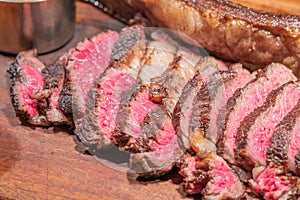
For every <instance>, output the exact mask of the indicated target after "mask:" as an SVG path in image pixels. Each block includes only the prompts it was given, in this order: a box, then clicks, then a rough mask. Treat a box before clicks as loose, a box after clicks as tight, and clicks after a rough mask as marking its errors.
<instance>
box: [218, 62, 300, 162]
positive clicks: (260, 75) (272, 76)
mask: <svg viewBox="0 0 300 200" xmlns="http://www.w3.org/2000/svg"><path fill="white" fill-rule="evenodd" d="M295 79H296V77H295V76H294V75H293V73H292V72H291V70H289V69H288V68H287V67H285V66H283V65H280V64H275V63H274V64H271V65H269V66H268V67H266V68H264V69H262V70H258V72H257V74H256V78H255V79H254V80H252V81H251V82H249V83H248V84H247V85H246V86H245V87H244V88H241V89H239V90H237V91H236V92H235V93H234V95H233V96H232V97H231V98H230V99H229V100H228V102H227V104H226V108H225V109H226V113H225V123H224V125H223V127H222V128H221V129H220V131H221V133H220V134H219V135H220V137H221V138H220V140H219V143H218V153H219V154H220V155H222V156H223V158H225V159H226V160H227V161H229V162H230V163H232V164H234V163H236V161H235V158H234V152H235V149H236V147H237V140H236V137H237V129H238V127H239V126H240V123H241V122H242V121H243V119H244V118H245V117H246V116H247V115H248V114H250V113H251V112H252V111H253V110H254V109H255V108H257V107H260V106H262V105H263V103H264V102H265V100H266V98H267V95H268V94H269V93H270V92H271V91H272V90H273V89H275V88H278V87H279V86H281V85H282V84H284V83H286V82H287V81H291V80H295Z"/></svg>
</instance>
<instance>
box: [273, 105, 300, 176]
mask: <svg viewBox="0 0 300 200" xmlns="http://www.w3.org/2000/svg"><path fill="white" fill-rule="evenodd" d="M299 141H300V100H299V101H298V102H297V105H296V106H295V107H294V108H293V110H292V111H291V112H290V113H289V114H288V115H287V116H285V117H284V119H283V120H282V121H281V122H280V123H279V124H278V125H277V127H276V128H275V130H274V133H273V136H272V137H271V139H270V146H269V148H268V150H267V163H273V164H275V165H276V166H279V167H284V168H285V169H286V171H292V172H294V173H298V175H299V171H298V172H297V165H296V163H297V162H296V156H297V154H298V152H299V150H300V143H299Z"/></svg>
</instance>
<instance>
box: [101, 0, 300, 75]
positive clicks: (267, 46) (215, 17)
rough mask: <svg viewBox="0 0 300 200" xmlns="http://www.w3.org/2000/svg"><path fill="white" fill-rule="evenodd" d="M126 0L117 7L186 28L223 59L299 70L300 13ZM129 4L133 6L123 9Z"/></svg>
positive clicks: (222, 2) (211, 1)
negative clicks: (295, 14) (287, 13)
mask: <svg viewBox="0 0 300 200" xmlns="http://www.w3.org/2000/svg"><path fill="white" fill-rule="evenodd" d="M100 2H106V4H107V5H110V4H112V2H111V1H109V2H107V1H106V0H101V1H100ZM121 2H122V4H123V6H122V5H120V6H114V11H115V12H118V13H120V14H121V15H122V14H124V15H127V16H128V14H127V13H130V15H131V16H132V13H137V12H139V13H142V14H143V15H144V16H146V18H148V20H149V21H150V22H151V25H152V26H153V25H159V26H163V27H167V28H170V29H173V30H177V31H180V32H184V33H186V34H187V35H189V36H190V37H191V38H193V39H195V40H196V41H197V42H198V43H199V44H200V45H202V46H203V47H204V48H206V49H207V50H209V51H210V52H212V53H214V54H215V55H217V56H219V57H221V58H223V59H227V60H234V61H238V62H242V63H243V64H247V66H248V67H249V68H251V69H252V70H254V69H257V68H258V67H262V66H265V65H267V64H270V63H271V62H280V63H283V64H285V65H287V66H288V67H290V68H291V69H293V71H294V72H297V73H299V70H298V67H299V65H300V62H299V53H300V31H299V30H300V29H299V28H300V18H299V16H292V15H284V14H274V13H264V12H261V11H258V10H254V9H251V8H247V7H245V6H242V5H238V4H235V3H233V2H231V1H228V0H162V1H155V0H136V1H130V0H122V1H121ZM124 5H126V6H124ZM124 7H126V8H130V7H131V11H129V12H127V13H124V12H122V11H123V8H124ZM137 8H138V9H137ZM128 10H130V9H128ZM199 36H200V37H199Z"/></svg>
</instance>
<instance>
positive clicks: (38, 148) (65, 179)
mask: <svg viewBox="0 0 300 200" xmlns="http://www.w3.org/2000/svg"><path fill="white" fill-rule="evenodd" d="M76 21H77V24H76V32H75V34H74V37H73V39H72V40H71V41H70V42H69V43H68V44H67V45H66V46H65V47H63V48H62V49H59V50H57V51H55V52H52V53H48V54H46V55H42V56H40V58H41V59H42V60H43V61H44V62H45V63H51V62H52V61H53V60H54V59H55V58H56V57H57V55H58V52H61V51H64V50H66V49H69V48H71V47H74V46H75V44H76V43H77V42H79V41H81V40H82V39H83V38H84V37H89V36H91V35H94V34H97V33H99V32H101V31H103V30H105V29H115V30H119V29H120V28H121V27H122V26H124V25H123V24H121V23H120V22H118V21H116V20H113V19H112V18H110V17H109V16H107V15H105V14H103V13H102V12H101V11H100V10H98V9H97V8H94V7H92V6H91V5H89V4H86V3H82V2H77V14H76ZM14 58H15V57H14V56H7V55H3V54H0V199H22V200H23V199H51V200H52V199H138V200H140V199H144V200H147V199H151V200H154V199H182V198H184V196H182V194H181V193H180V192H179V189H180V185H179V184H176V183H174V181H172V180H171V179H168V178H165V179H164V180H159V181H150V182H132V181H129V179H128V177H127V175H126V172H122V171H118V170H114V169H112V168H111V167H107V166H106V165H104V164H102V163H101V162H99V161H98V160H96V159H95V158H94V157H93V156H90V155H85V154H81V153H79V152H77V151H76V150H75V146H76V144H75V141H74V136H73V135H71V134H70V133H71V131H70V130H61V129H57V128H56V129H55V128H49V129H43V128H34V129H33V128H30V127H28V126H23V125H21V123H20V121H19V120H18V119H17V118H16V117H15V113H14V110H13V108H12V106H11V102H10V98H9V81H8V77H7V75H6V70H7V68H8V66H9V64H10V63H11V62H12V61H13V60H14Z"/></svg>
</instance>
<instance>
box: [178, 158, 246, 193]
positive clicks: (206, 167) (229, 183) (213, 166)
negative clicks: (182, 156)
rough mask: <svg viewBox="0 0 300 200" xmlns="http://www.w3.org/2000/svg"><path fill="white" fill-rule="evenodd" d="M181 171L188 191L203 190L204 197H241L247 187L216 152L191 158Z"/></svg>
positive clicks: (196, 191)
mask: <svg viewBox="0 0 300 200" xmlns="http://www.w3.org/2000/svg"><path fill="white" fill-rule="evenodd" d="M186 161H187V163H185V166H186V168H183V169H182V170H181V171H180V174H181V175H183V177H184V185H185V186H186V187H187V188H186V189H185V190H186V192H187V193H190V194H193V193H198V192H201V193H202V195H203V198H204V199H241V198H242V197H243V195H244V193H245V187H244V185H243V183H242V182H241V181H240V180H239V178H238V176H237V175H236V174H234V171H233V170H232V169H231V168H230V167H229V165H228V164H227V163H226V162H225V160H223V159H222V158H221V157H219V156H217V155H215V154H214V153H212V154H209V155H208V156H207V157H206V158H203V159H199V158H198V157H194V158H189V159H187V160H186Z"/></svg>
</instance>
